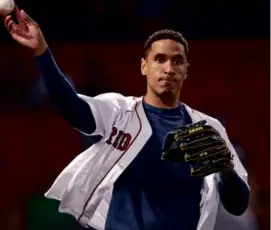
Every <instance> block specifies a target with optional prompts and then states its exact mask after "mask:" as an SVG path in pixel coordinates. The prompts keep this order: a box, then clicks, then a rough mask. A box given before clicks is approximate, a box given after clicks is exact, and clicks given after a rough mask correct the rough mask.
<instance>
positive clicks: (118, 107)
mask: <svg viewBox="0 0 271 230" xmlns="http://www.w3.org/2000/svg"><path fill="white" fill-rule="evenodd" d="M78 96H79V97H80V98H81V99H83V100H84V101H85V102H87V103H88V105H89V107H90V109H91V112H92V114H93V117H94V120H95V125H96V129H95V131H94V132H93V133H91V134H90V133H85V132H83V131H82V130H79V131H80V132H81V133H83V134H85V135H101V136H105V135H106V134H107V133H108V132H110V131H111V129H112V126H113V124H114V122H115V120H116V118H117V116H118V114H120V113H121V112H122V110H123V109H125V108H126V107H127V103H126V100H125V97H124V96H123V95H121V94H118V93H105V94H100V95H98V96H96V97H89V96H85V95H82V94H78ZM77 130H78V129H77Z"/></svg>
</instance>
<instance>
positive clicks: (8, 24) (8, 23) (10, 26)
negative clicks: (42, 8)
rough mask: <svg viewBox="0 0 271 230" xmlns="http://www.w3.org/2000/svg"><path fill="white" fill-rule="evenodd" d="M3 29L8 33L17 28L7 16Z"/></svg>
mask: <svg viewBox="0 0 271 230" xmlns="http://www.w3.org/2000/svg"><path fill="white" fill-rule="evenodd" d="M5 27H6V28H7V30H8V32H10V33H11V32H13V31H14V29H15V28H16V27H17V25H16V23H15V22H14V21H13V20H12V18H11V16H7V17H6V19H5Z"/></svg>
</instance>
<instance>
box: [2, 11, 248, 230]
mask: <svg viewBox="0 0 271 230" xmlns="http://www.w3.org/2000/svg"><path fill="white" fill-rule="evenodd" d="M16 15H17V19H18V22H19V23H18V25H16V24H15V23H14V21H13V20H12V19H11V17H10V16H7V17H6V19H5V25H6V27H7V29H8V31H9V32H10V34H11V36H12V38H13V39H14V40H16V41H17V42H18V43H20V44H22V45H24V46H26V47H29V48H30V49H31V50H33V52H34V55H35V56H36V64H37V67H38V69H39V71H40V73H41V75H42V76H43V79H44V82H45V85H46V87H47V90H48V92H49V94H50V97H51V99H52V101H53V103H54V104H55V105H56V106H57V107H58V111H59V112H60V114H61V115H62V116H63V117H64V118H65V119H66V120H67V121H68V122H69V123H70V124H71V125H72V126H73V127H74V128H76V129H77V130H80V131H81V132H83V133H85V134H86V135H100V136H102V139H101V140H100V141H99V142H98V143H96V144H94V145H93V146H92V147H91V148H90V149H87V150H86V151H85V152H83V153H82V154H80V155H79V156H77V157H76V158H75V159H74V160H73V161H72V162H71V163H70V164H69V165H68V166H67V167H66V168H65V169H64V171H63V172H62V173H61V174H60V175H59V177H58V178H57V179H56V181H55V183H54V184H53V186H52V187H51V188H50V190H49V191H48V192H47V193H46V196H47V197H49V198H53V199H57V200H60V201H61V203H60V207H59V210H60V211H61V212H66V213H69V214H71V215H73V216H75V217H76V219H77V220H78V221H79V222H80V223H81V224H82V225H83V226H85V227H94V228H96V229H118V230H126V229H127V230H128V229H129V230H131V229H132V230H137V229H155V230H158V229H163V230H164V229H167V230H175V229H176V230H177V229H178V230H195V229H200V230H211V229H213V227H214V223H215V219H216V212H217V206H218V203H219V200H218V199H219V198H218V197H220V200H221V202H222V203H223V205H224V207H225V209H226V210H227V211H228V212H230V213H231V214H234V215H241V214H242V213H243V212H244V211H245V210H246V208H247V205H248V200H249V188H248V185H247V183H246V180H247V173H246V171H245V169H244V168H243V166H242V164H241V163H240V161H239V159H238V156H237V155H236V153H235V150H234V148H233V147H232V145H231V143H230V141H229V140H228V137H227V134H226V132H225V130H224V128H223V126H222V125H221V124H220V123H219V122H218V121H217V120H216V119H214V118H211V117H209V116H207V115H205V114H202V113H200V112H198V111H196V110H193V109H191V108H190V107H189V106H187V105H185V104H184V103H181V102H180V101H179V97H180V91H181V88H182V86H183V83H184V81H185V79H186V78H187V69H188V65H189V64H188V61H187V55H188V45H187V42H186V40H185V39H184V38H183V36H182V35H181V34H180V33H178V32H175V31H170V30H164V31H158V32H156V33H154V34H153V35H152V36H151V37H150V38H149V39H148V41H147V42H146V44H145V47H144V54H143V58H142V60H141V72H142V74H143V75H145V76H146V79H147V93H146V95H145V96H144V97H140V98H136V97H125V96H122V95H120V94H117V93H106V94H102V95H98V96H96V97H87V96H84V95H80V94H77V93H76V92H75V91H74V89H73V88H72V87H71V85H70V84H69V83H68V81H67V80H66V78H65V76H64V75H63V73H62V72H61V70H60V69H59V68H58V67H57V65H56V63H55V62H54V59H53V57H52V54H51V52H50V50H49V48H48V46H47V43H46V41H45V39H44V36H43V34H42V32H41V30H40V29H39V27H38V25H37V24H36V23H35V22H34V21H33V20H32V19H31V18H30V17H29V16H28V15H27V14H26V13H25V12H24V11H19V10H18V9H16ZM201 120H206V121H207V123H208V124H209V125H210V126H209V127H212V129H216V130H218V132H219V133H220V135H221V137H222V138H223V140H224V141H225V142H223V143H226V145H224V146H225V147H226V148H227V151H230V152H231V153H232V154H233V155H234V158H233V161H232V163H233V165H234V167H232V168H231V169H230V170H227V171H225V172H222V171H221V172H218V173H216V174H213V173H210V175H207V176H204V177H197V176H191V175H192V174H191V173H195V171H194V172H193V171H190V166H189V164H187V163H185V162H177V163H172V162H168V161H165V160H161V155H162V152H163V149H162V146H163V141H164V140H165V137H166V136H167V134H168V133H169V132H171V131H172V130H174V129H176V128H177V127H180V126H185V125H188V124H191V123H193V124H194V123H196V122H199V121H201ZM195 130H196V131H197V130H198V129H194V130H190V131H191V133H193V132H194V131H195ZM190 131H189V133H190ZM192 168H193V167H192Z"/></svg>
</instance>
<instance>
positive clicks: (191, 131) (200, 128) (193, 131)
mask: <svg viewBox="0 0 271 230" xmlns="http://www.w3.org/2000/svg"><path fill="white" fill-rule="evenodd" d="M202 129H203V127H197V128H193V129H189V134H191V133H195V132H197V131H200V130H202Z"/></svg>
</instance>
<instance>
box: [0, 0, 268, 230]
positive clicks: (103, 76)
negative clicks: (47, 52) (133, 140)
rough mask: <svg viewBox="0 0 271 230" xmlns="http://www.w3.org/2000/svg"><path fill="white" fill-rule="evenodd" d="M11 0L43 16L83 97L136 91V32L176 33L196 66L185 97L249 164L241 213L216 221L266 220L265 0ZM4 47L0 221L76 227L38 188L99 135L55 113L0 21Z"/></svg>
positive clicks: (44, 228) (245, 224) (14, 226)
mask: <svg viewBox="0 0 271 230" xmlns="http://www.w3.org/2000/svg"><path fill="white" fill-rule="evenodd" d="M16 2H17V5H18V6H19V8H24V9H25V11H26V12H27V13H28V14H30V15H31V17H32V18H33V19H34V20H36V21H37V23H38V24H39V25H40V27H41V29H42V30H43V32H44V34H45V37H46V38H47V40H48V43H49V44H50V47H51V50H52V52H53V54H54V57H55V59H56V61H57V63H58V65H59V66H60V68H61V69H62V71H63V72H64V73H65V74H66V75H67V76H68V77H69V80H70V81H71V82H72V83H73V84H74V87H75V88H76V89H77V91H78V92H80V93H83V94H86V95H89V96H95V95H97V94H100V93H104V92H109V91H114V92H120V93H122V94H124V95H135V96H140V95H142V94H144V92H145V79H144V77H142V76H141V75H140V58H141V55H142V51H143V44H144V41H145V40H146V39H147V38H148V36H149V35H150V34H151V33H152V32H154V31H156V30H159V29H164V28H169V29H176V30H178V31H180V32H182V33H183V34H184V36H185V37H186V38H187V40H188V42H189V46H190V59H191V61H192V64H191V67H190V71H189V73H188V80H187V81H186V85H185V87H184V91H183V92H182V95H181V100H183V101H184V102H186V103H187V104H189V105H190V106H192V107H194V108H195V109H198V110H200V111H202V112H204V113H207V114H209V115H211V116H214V117H216V118H218V119H219V120H220V121H221V122H222V123H223V124H224V125H225V126H226V128H227V131H228V134H229V137H230V139H231V141H232V142H233V143H234V145H235V147H236V149H237V151H238V154H239V156H240V158H241V160H242V162H243V164H244V166H245V167H246V169H247V171H248V173H249V183H250V186H251V202H250V208H249V210H248V211H247V212H246V213H245V214H244V215H243V216H241V217H239V218H234V217H232V216H230V215H228V214H227V213H223V211H222V212H221V215H220V216H219V217H218V220H217V226H216V229H217V230H219V229H220V230H224V229H225V230H226V229H231V230H235V229H236V230H237V229H239V230H241V229H251V230H256V229H260V230H267V229H270V228H269V220H270V217H269V216H270V205H269V199H270V198H269V197H270V172H269V162H270V151H269V146H270V134H269V131H270V125H269V117H270V114H269V111H270V110H269V95H270V94H269V90H270V88H269V87H270V75H269V74H270V72H269V51H270V48H269V44H270V43H269V38H270V32H269V22H270V18H269V10H270V7H269V1H267V0H257V1H256V0H252V1H244V0H221V1H214V0H212V1H211V0H206V1H196V0H189V1H182V0H115V1H114V0H88V1H87V0H81V1H64V0H57V1H53V0H39V1H34V0H25V1H23V0H17V1H16ZM0 54H1V55H0V63H1V65H0V102H1V107H0V127H1V132H0V138H1V142H0V143H1V144H0V145H1V146H0V149H1V158H2V160H1V171H2V175H3V176H2V180H1V189H0V197H2V199H1V208H0V213H1V215H0V218H1V220H0V229H3V230H79V229H82V228H81V227H80V226H78V224H77V223H76V221H74V219H73V218H71V217H70V216H67V215H64V214H59V213H58V210H57V208H58V204H57V202H54V201H51V200H47V199H44V197H43V194H44V192H45V191H46V190H47V189H48V188H49V186H50V185H51V184H52V182H53V181H54V179H55V178H56V176H57V175H58V174H59V173H60V172H61V170H62V169H63V168H64V167H65V166H66V165H67V164H68V163H69V162H70V161H71V160H72V159H73V158H74V157H75V156H76V155H77V154H79V153H80V152H81V151H83V150H84V149H86V148H88V147H89V146H90V145H91V144H92V143H93V142H95V141H96V138H92V139H90V138H87V137H84V136H82V135H81V134H79V133H78V132H77V131H75V130H74V129H73V128H71V127H70V126H69V125H68V124H67V123H66V122H65V121H64V120H63V119H62V118H61V117H59V115H58V114H57V113H56V112H55V111H54V110H53V108H52V106H51V104H50V102H49V101H48V98H47V92H46V89H45V87H44V85H43V82H42V79H40V76H39V73H38V72H37V71H36V69H35V65H34V62H33V56H32V54H31V53H30V52H29V51H28V50H26V49H25V48H22V47H21V46H19V45H17V44H15V43H14V42H13V41H12V40H11V38H10V37H9V35H8V33H7V32H6V31H5V29H4V27H3V23H2V22H1V23H0ZM120 230H121V229H120Z"/></svg>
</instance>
